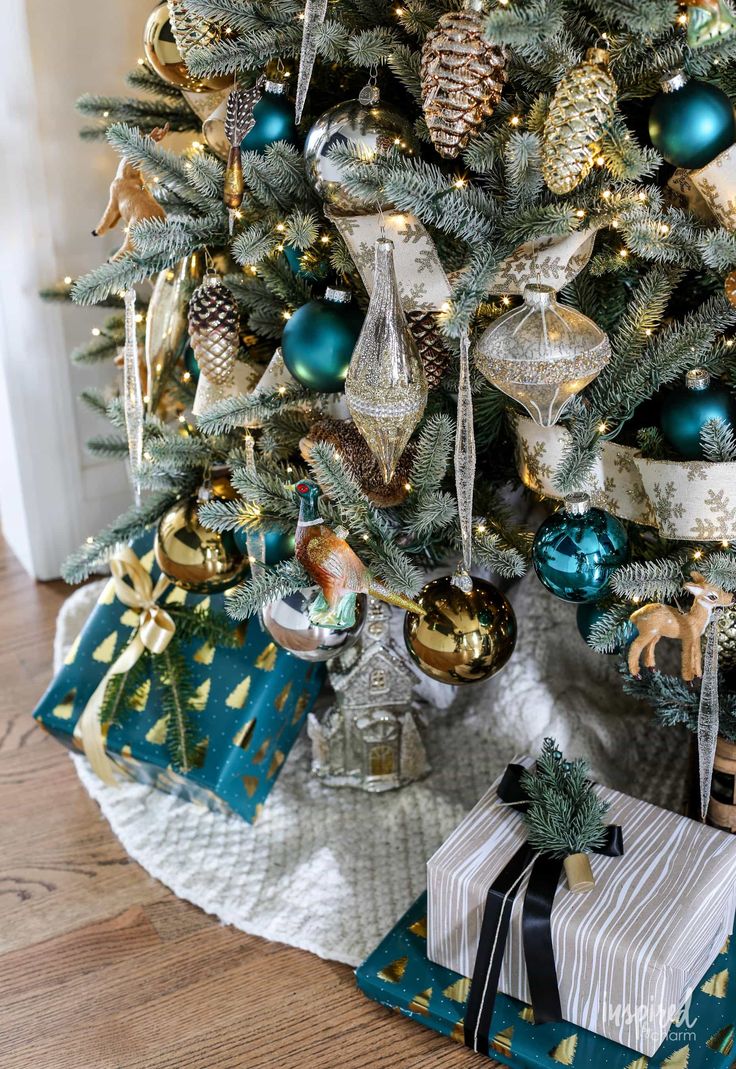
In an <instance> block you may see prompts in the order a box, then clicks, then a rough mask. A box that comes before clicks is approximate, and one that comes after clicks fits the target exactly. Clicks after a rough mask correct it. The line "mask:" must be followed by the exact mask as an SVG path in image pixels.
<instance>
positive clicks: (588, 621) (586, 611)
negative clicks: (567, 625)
mask: <svg viewBox="0 0 736 1069" xmlns="http://www.w3.org/2000/svg"><path fill="white" fill-rule="evenodd" d="M607 612H608V606H607V605H605V604H602V603H601V602H600V601H587V602H586V601H583V602H581V603H580V604H579V605H578V609H577V625H578V631H579V632H580V635H581V637H582V638H583V639H584V640H585V642H586V643H588V642H590V634H591V631H592V630H593V626H594V625H595V624H597V623H598V621H599V620H601V619H602V618H603V617H604V616H605V615H606V613H607ZM638 634H639V632H638V631H637V629H636V628H635V627H634V625H633V624H632V622H631V620H627V622H626V624H625V625H624V627H623V628H622V634H621V641H620V642H619V644H618V645H617V646H616V647H615V649H612V650H609V651H608V652H609V653H612V654H616V653H621V652H622V650H625V649H626V648H627V646H629V645H630V643H631V642H633V641H634V639H635V638H636V636H637V635H638Z"/></svg>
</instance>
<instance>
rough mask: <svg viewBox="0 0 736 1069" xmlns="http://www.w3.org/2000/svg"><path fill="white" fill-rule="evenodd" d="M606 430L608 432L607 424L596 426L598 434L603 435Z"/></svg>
mask: <svg viewBox="0 0 736 1069" xmlns="http://www.w3.org/2000/svg"><path fill="white" fill-rule="evenodd" d="M607 430H608V424H607V423H599V424H598V433H599V434H605V433H606V431H607Z"/></svg>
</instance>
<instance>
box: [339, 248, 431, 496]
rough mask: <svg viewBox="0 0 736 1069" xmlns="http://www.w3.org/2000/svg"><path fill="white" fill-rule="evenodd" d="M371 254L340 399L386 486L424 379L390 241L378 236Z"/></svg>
mask: <svg viewBox="0 0 736 1069" xmlns="http://www.w3.org/2000/svg"><path fill="white" fill-rule="evenodd" d="M375 250H376V260H375V279H374V285H373V293H372V294H371V299H370V304H369V305H368V311H367V313H366V317H365V321H364V323H363V329H362V330H361V332H360V337H359V338H358V341H357V342H356V344H355V349H354V350H353V355H352V359H351V361H350V367H349V369H348V374H347V379H346V380H345V400H346V401H347V404H348V409H349V410H350V415H351V416H352V418H353V422H354V423H355V425H356V427H357V428H358V430H359V431H360V433H361V434H362V435H363V437H364V438H365V440H366V442H367V443H368V446H369V448H370V450H371V452H372V453H373V455H374V456H375V458H376V460H377V461H378V463H379V465H380V467H381V471H382V473H383V478H384V480H385V482H387V483H388V482H390V481H391V479H392V478H393V476H394V472H395V471H396V465H397V464H398V462H399V458H400V457H401V454H402V453H403V452H404V449H405V448H406V445H407V442H408V441H409V439H410V438H411V436H412V433H413V431H414V429H415V428H416V426H417V424H418V423H419V420H420V419H421V418H422V415H423V413H424V409H425V406H426V404H427V379H426V377H425V374H424V366H423V365H422V360H421V357H420V355H419V350H418V349H417V344H416V342H415V341H414V338H413V337H412V335H411V332H410V330H409V328H408V326H407V324H406V317H405V315H404V311H403V309H402V307H401V298H400V297H399V289H398V286H397V284H396V272H395V270H394V245H393V242H392V241H389V240H388V238H384V237H380V238H378V239H377V240H376V244H375Z"/></svg>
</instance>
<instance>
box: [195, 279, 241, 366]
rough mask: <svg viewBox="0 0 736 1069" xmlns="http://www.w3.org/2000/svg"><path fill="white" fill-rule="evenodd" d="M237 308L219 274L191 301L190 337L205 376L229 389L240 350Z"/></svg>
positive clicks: (200, 287) (204, 281)
mask: <svg viewBox="0 0 736 1069" xmlns="http://www.w3.org/2000/svg"><path fill="white" fill-rule="evenodd" d="M238 325H239V316H238V306H237V303H236V301H235V298H234V297H233V295H232V293H231V292H230V290H229V289H228V288H227V286H225V285H223V283H222V282H221V281H220V278H219V275H214V274H211V275H205V277H204V280H203V282H202V285H201V286H199V287H198V289H196V290H195V292H194V295H193V296H192V299H191V301H190V302H189V334H190V337H191V342H192V349H193V350H194V356H195V358H196V361H197V363H198V364H199V368H200V371H201V372H202V374H203V375H204V376H205V377H206V378H207V379H208V380H209V381H210V382H212V383H214V384H215V385H219V386H226V385H227V384H228V383H229V382H230V381H231V379H232V377H233V374H234V372H235V359H236V357H237V354H238V350H239V348H240V335H239V333H238Z"/></svg>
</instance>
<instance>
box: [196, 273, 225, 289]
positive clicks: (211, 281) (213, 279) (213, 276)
mask: <svg viewBox="0 0 736 1069" xmlns="http://www.w3.org/2000/svg"><path fill="white" fill-rule="evenodd" d="M220 282H221V279H220V276H219V275H218V274H217V273H216V272H214V271H208V272H207V274H206V275H205V276H204V278H203V279H202V283H201V285H202V286H205V287H206V288H207V289H209V288H210V287H211V286H219V285H220Z"/></svg>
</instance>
